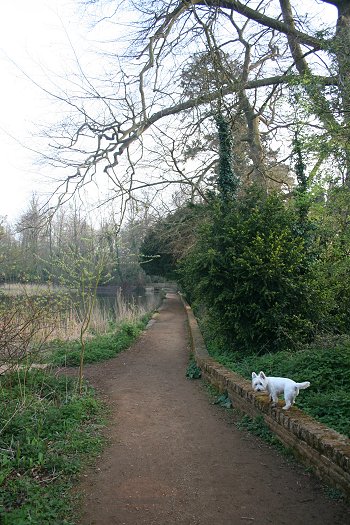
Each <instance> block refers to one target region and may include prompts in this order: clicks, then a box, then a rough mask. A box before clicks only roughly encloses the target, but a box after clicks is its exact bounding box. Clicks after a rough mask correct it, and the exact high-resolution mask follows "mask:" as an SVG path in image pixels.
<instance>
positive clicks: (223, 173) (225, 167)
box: [216, 113, 238, 204]
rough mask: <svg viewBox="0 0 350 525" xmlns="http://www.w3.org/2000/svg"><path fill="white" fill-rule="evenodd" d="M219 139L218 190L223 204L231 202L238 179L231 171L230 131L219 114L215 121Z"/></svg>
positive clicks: (225, 121)
mask: <svg viewBox="0 0 350 525" xmlns="http://www.w3.org/2000/svg"><path fill="white" fill-rule="evenodd" d="M216 125H217V127H218V138H219V147H220V151H219V176H218V188H219V193H220V196H221V198H222V200H223V204H224V203H225V202H226V201H228V200H231V199H232V198H233V197H234V196H235V194H236V191H237V187H238V179H237V177H236V175H235V173H234V172H233V169H232V161H231V155H232V147H231V130H230V126H229V123H228V121H227V120H226V119H225V118H224V116H223V115H222V113H220V114H219V115H218V117H217V119H216Z"/></svg>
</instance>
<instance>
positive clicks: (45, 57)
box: [0, 0, 88, 221]
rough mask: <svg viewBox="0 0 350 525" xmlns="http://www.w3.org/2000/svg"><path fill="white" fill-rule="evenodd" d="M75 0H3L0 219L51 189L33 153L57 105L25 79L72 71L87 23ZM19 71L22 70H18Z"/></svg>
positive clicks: (0, 25)
mask: <svg viewBox="0 0 350 525" xmlns="http://www.w3.org/2000/svg"><path fill="white" fill-rule="evenodd" d="M77 5H78V2H77V1H76V0H75V1H74V0H30V1H28V0H12V1H11V2H2V5H1V18H0V68H1V83H0V139H1V140H0V152H1V171H0V183H1V184H0V216H1V215H7V216H8V218H9V220H11V221H12V220H13V219H14V218H15V217H17V216H18V214H19V213H20V212H21V210H23V208H25V207H26V205H27V203H28V201H29V198H30V195H31V192H32V191H37V192H38V193H39V194H43V193H47V192H49V191H50V187H49V186H48V184H46V183H44V179H43V174H44V173H46V174H47V175H49V176H50V173H51V172H52V169H51V168H50V167H43V166H39V165H38V163H37V162H36V160H37V158H38V155H37V154H35V153H34V152H31V151H30V150H28V149H26V148H34V149H36V148H42V147H44V142H43V141H41V140H39V139H37V138H36V135H38V133H39V130H40V126H41V125H42V124H46V123H48V122H52V123H53V122H56V121H58V120H59V114H57V112H58V107H57V104H55V103H54V101H53V100H50V98H49V97H48V96H47V95H46V94H45V93H44V92H43V91H42V90H41V89H40V88H38V87H37V86H35V84H34V83H33V82H32V81H31V80H29V79H28V78H26V76H25V74H28V75H29V76H30V77H31V78H32V79H33V80H35V81H36V82H38V83H39V84H41V85H45V86H48V85H49V84H50V78H51V79H55V75H56V74H60V73H62V72H63V71H64V70H66V69H67V68H68V69H69V67H70V66H72V67H73V64H72V63H73V53H72V49H71V47H70V44H69V39H68V38H67V34H68V35H69V38H70V39H71V40H72V42H73V45H74V47H75V48H76V49H78V50H79V53H83V52H84V49H85V48H86V47H87V45H88V43H87V41H86V38H85V37H86V34H87V30H88V24H87V23H86V24H84V23H82V19H81V16H82V12H80V14H79V13H78V11H77V9H76V7H77ZM21 70H22V71H21Z"/></svg>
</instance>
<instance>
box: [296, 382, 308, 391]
mask: <svg viewBox="0 0 350 525" xmlns="http://www.w3.org/2000/svg"><path fill="white" fill-rule="evenodd" d="M296 386H297V388H299V389H300V390H304V389H305V388H309V386H310V383H309V381H304V383H297V384H296Z"/></svg>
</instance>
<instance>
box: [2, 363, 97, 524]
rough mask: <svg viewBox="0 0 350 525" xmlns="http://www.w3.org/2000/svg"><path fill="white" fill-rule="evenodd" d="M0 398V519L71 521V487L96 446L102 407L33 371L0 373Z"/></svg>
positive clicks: (88, 392)
mask: <svg viewBox="0 0 350 525" xmlns="http://www.w3.org/2000/svg"><path fill="white" fill-rule="evenodd" d="M0 402H1V406H2V410H1V414H0V435H1V449H0V523H2V524H3V525H24V524H28V523H32V524H36V525H41V524H42V525H44V524H45V525H46V524H48V523H49V524H50V525H55V524H57V525H58V524H60V525H71V524H73V523H74V512H73V510H72V509H74V508H76V501H74V496H73V493H72V491H71V488H72V486H73V484H74V482H75V481H76V479H77V475H78V474H79V472H80V470H81V468H82V466H83V465H85V464H87V463H88V461H91V459H92V458H94V457H95V456H96V455H97V454H99V453H100V451H101V449H102V446H103V438H102V436H101V429H102V427H103V423H104V420H103V418H104V415H105V414H106V410H107V409H106V407H105V406H104V405H103V404H102V403H101V402H100V401H98V400H97V399H96V398H95V397H94V394H93V391H92V389H90V388H87V387H85V390H84V392H83V395H82V396H78V394H77V392H76V382H75V381H74V380H73V379H71V378H67V377H63V376H60V377H56V376H54V375H51V374H48V373H47V372H43V371H38V370H35V371H31V372H24V371H21V372H20V373H18V374H11V375H10V374H9V375H6V376H3V377H1V378H0Z"/></svg>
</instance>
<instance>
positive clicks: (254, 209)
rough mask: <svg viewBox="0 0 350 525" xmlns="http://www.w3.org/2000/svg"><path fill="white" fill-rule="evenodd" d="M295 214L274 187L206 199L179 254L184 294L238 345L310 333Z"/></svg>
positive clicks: (294, 342)
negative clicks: (194, 235) (213, 202)
mask: <svg viewBox="0 0 350 525" xmlns="http://www.w3.org/2000/svg"><path fill="white" fill-rule="evenodd" d="M297 224H298V217H297V215H296V214H295V212H294V211H293V210H292V209H289V208H288V207H286V206H285V204H284V202H283V200H282V198H281V197H280V196H278V195H271V196H267V197H266V195H264V194H263V193H261V192H259V190H256V189H254V188H253V189H251V190H249V191H248V192H247V194H246V195H245V196H244V197H242V198H241V199H240V200H239V201H235V202H231V203H230V205H229V206H227V211H226V214H223V213H222V210H221V206H220V207H219V206H217V207H215V206H214V207H213V209H212V217H211V221H209V220H208V221H207V224H206V225H204V227H202V229H201V230H200V231H199V234H198V241H197V243H196V245H195V246H194V248H193V249H192V251H191V252H190V253H189V255H188V256H187V257H186V258H185V259H184V260H183V261H182V264H181V267H180V272H179V275H180V281H181V283H182V285H183V287H184V290H185V292H186V293H187V294H188V296H189V299H190V300H191V301H192V302H195V303H197V304H199V303H201V304H204V305H205V307H206V310H207V316H208V319H207V320H208V321H209V323H210V328H209V329H210V330H211V331H212V332H214V333H219V334H220V337H221V338H222V340H223V341H225V342H226V344H228V345H230V346H231V347H234V348H235V349H238V350H239V351H241V352H254V351H258V352H261V353H263V352H266V351H277V350H280V349H282V348H295V347H297V346H298V345H299V344H300V343H302V342H305V341H308V340H310V338H311V337H312V335H313V316H314V308H313V303H314V300H313V299H314V298H313V294H312V291H311V290H310V288H309V286H308V280H307V277H308V260H307V257H306V253H305V248H304V240H303V238H302V237H301V236H300V235H299V233H298V228H297V227H296V226H297Z"/></svg>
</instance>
